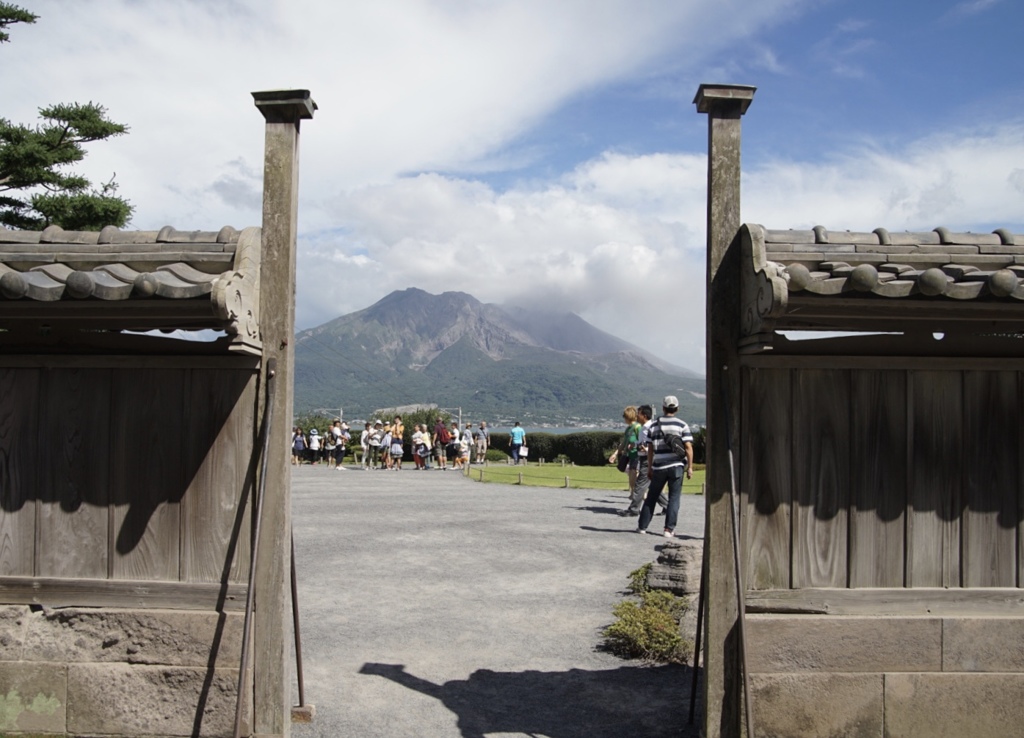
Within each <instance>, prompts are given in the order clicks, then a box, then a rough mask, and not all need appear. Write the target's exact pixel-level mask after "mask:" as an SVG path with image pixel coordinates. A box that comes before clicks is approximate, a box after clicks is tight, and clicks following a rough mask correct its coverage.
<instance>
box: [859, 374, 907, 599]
mask: <svg viewBox="0 0 1024 738" xmlns="http://www.w3.org/2000/svg"><path fill="white" fill-rule="evenodd" d="M850 381H851V384H850V390H851V403H850V423H851V428H850V457H851V462H850V502H851V507H850V586H851V587H902V586H903V577H904V554H905V545H906V538H905V534H904V524H905V513H906V508H907V393H906V373H905V372H902V371H858V372H853V373H852V375H851V380H850Z"/></svg>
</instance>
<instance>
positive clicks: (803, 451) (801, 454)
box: [792, 369, 850, 587]
mask: <svg viewBox="0 0 1024 738" xmlns="http://www.w3.org/2000/svg"><path fill="white" fill-rule="evenodd" d="M849 449H850V378H849V372H847V371H845V370H835V369H804V370H799V371H797V372H796V374H795V376H794V383H793V500H794V509H793V583H792V586H794V587H846V586H847V585H848V570H847V541H848V538H847V532H848V531H847V521H848V517H847V512H848V506H849V501H850V499H849V497H850V496H849V479H850V463H849Z"/></svg>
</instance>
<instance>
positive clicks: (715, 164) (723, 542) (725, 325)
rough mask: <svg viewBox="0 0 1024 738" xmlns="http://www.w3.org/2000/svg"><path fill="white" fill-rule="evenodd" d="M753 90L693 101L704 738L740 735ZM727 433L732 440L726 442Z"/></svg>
mask: <svg viewBox="0 0 1024 738" xmlns="http://www.w3.org/2000/svg"><path fill="white" fill-rule="evenodd" d="M754 90H755V88H754V87H749V86H746V85H701V86H700V88H699V89H698V90H697V96H696V97H695V98H694V100H693V102H694V104H695V105H696V106H697V111H698V112H700V113H707V115H708V220H707V312H706V320H707V334H706V356H707V365H706V371H707V398H708V399H707V477H706V479H707V481H706V485H707V494H706V496H705V498H704V499H705V525H704V535H705V537H706V539H707V540H706V547H705V551H706V552H707V553H706V554H705V555H707V556H708V557H710V558H709V561H708V571H711V572H714V576H712V577H709V579H710V581H709V582H708V586H707V597H706V598H705V608H706V610H705V618H704V623H705V628H706V634H707V637H706V638H705V639H704V735H705V736H706V738H734V737H738V736H740V735H741V733H742V727H741V726H742V724H743V720H742V715H743V713H742V679H741V673H740V652H739V632H738V631H739V627H738V622H737V620H738V617H739V608H738V606H737V602H736V578H735V575H734V572H735V562H734V556H733V549H732V530H731V524H730V517H729V515H730V506H731V505H732V504H734V500H733V495H732V482H731V477H730V472H729V449H730V447H731V448H732V450H733V453H734V456H735V459H736V463H737V466H738V465H739V462H740V459H739V455H738V452H739V442H738V439H739V420H738V414H739V380H740V372H739V366H737V364H736V359H737V343H738V340H739V329H740V315H739V293H740V291H739V256H740V253H739V252H740V248H739V238H738V232H739V228H740V118H741V117H742V116H743V114H744V113H745V112H746V111H747V108H748V107H749V106H750V103H751V101H752V100H753V99H754ZM730 436H731V437H730Z"/></svg>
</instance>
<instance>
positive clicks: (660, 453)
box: [637, 395, 693, 538]
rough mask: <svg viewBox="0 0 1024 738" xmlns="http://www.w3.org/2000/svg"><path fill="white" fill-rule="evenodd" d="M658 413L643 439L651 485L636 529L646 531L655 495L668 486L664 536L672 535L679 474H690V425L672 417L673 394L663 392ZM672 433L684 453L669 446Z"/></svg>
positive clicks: (676, 404)
mask: <svg viewBox="0 0 1024 738" xmlns="http://www.w3.org/2000/svg"><path fill="white" fill-rule="evenodd" d="M661 411H662V416H661V417H659V418H658V419H657V420H656V421H654V423H652V424H651V429H650V434H649V437H648V440H647V464H648V469H647V478H648V479H650V481H651V487H650V489H649V490H647V498H646V499H645V500H644V506H643V508H642V509H641V510H640V520H639V521H638V522H639V525H638V527H637V533H646V532H647V526H648V525H650V524H651V519H652V518H653V517H654V508H655V507H656V506H657V505H658V496H659V495H660V494H661V491H662V490H663V489H664V488H665V487H666V486H667V487H668V511H667V512H666V514H665V537H666V538H672V537H673V536H674V535H675V529H676V521H677V520H678V518H679V498H680V496H681V495H682V493H683V474H685V475H686V478H687V479H690V478H691V477H692V476H693V471H692V467H693V434H691V433H690V426H688V425H687V424H686V423H684V422H683V421H682V420H680V419H679V418H677V417H676V413H677V412H678V411H679V400H678V399H677V398H676V397H675V395H667V396H666V397H665V399H664V400H662V403H661ZM671 435H676V436H679V437H680V439H681V440H682V445H683V449H684V452H685V456H683V457H680V456H679V454H678V453H676V451H675V450H674V449H673V447H672V443H671V441H670V440H669V436H671Z"/></svg>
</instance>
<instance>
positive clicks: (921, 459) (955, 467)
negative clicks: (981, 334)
mask: <svg viewBox="0 0 1024 738" xmlns="http://www.w3.org/2000/svg"><path fill="white" fill-rule="evenodd" d="M907 382H908V395H909V408H908V417H909V423H910V427H909V433H910V439H909V442H908V447H909V457H910V468H909V470H908V496H909V499H910V510H909V518H908V520H907V536H908V542H907V543H908V545H907V586H908V587H959V586H960V511H961V509H962V498H961V486H962V475H961V471H962V469H963V466H962V463H963V453H964V446H963V377H962V373H961V372H959V371H913V372H910V373H909V375H908V379H907Z"/></svg>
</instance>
